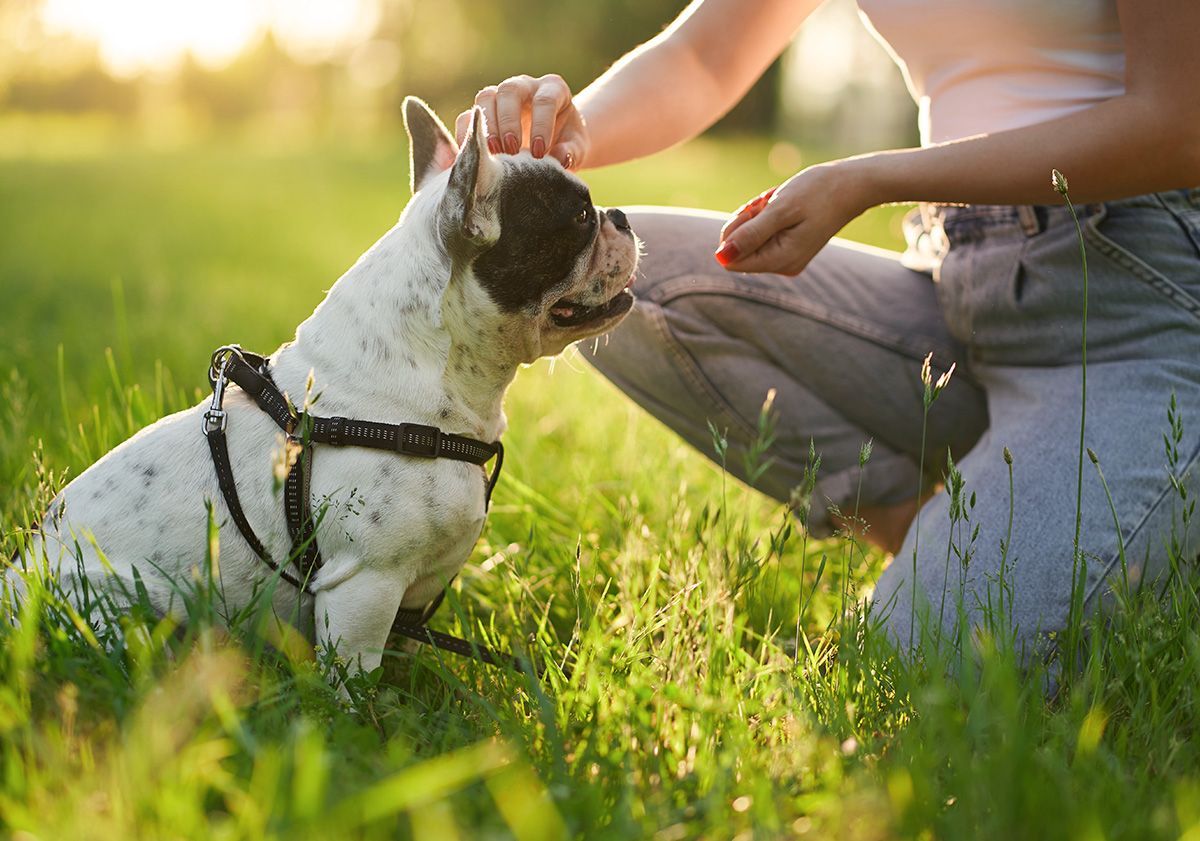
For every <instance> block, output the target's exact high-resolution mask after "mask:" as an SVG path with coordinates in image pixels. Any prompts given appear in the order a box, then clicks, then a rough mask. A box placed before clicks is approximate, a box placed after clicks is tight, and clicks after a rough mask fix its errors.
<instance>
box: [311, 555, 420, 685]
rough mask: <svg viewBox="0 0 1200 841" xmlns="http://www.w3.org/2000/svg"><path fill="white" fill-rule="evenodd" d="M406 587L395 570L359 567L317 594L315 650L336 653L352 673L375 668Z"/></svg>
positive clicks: (403, 577) (380, 658) (405, 579)
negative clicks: (332, 650)
mask: <svg viewBox="0 0 1200 841" xmlns="http://www.w3.org/2000/svg"><path fill="white" fill-rule="evenodd" d="M330 560H332V559H330ZM327 566H329V564H327ZM409 583H410V582H409V580H408V579H407V577H406V576H404V575H402V574H401V572H400V571H399V570H397V569H373V568H371V567H362V568H360V569H359V570H358V571H357V572H355V573H354V574H353V575H351V576H350V577H349V578H347V579H345V580H343V581H340V582H338V583H337V584H336V585H335V586H333V587H330V588H329V589H322V590H318V591H317V597H316V601H315V620H316V623H315V625H316V642H317V647H318V648H325V649H327V650H328V649H331V648H332V649H336V651H337V655H338V657H340V658H344V659H345V661H346V662H347V664H348V665H349V668H350V671H351V672H352V673H353V672H357V671H360V670H361V671H370V670H371V669H374V668H376V667H377V666H378V665H379V663H380V662H381V661H382V659H383V649H384V646H385V645H386V644H387V638H388V633H389V632H390V631H391V627H392V622H393V620H395V618H396V610H397V608H399V607H400V600H401V598H403V596H404V591H405V590H406V589H407V588H408V585H409Z"/></svg>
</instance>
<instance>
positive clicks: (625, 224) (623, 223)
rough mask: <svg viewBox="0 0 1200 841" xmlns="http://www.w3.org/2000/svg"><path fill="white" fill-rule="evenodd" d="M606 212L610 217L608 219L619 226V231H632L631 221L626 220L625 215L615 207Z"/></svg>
mask: <svg viewBox="0 0 1200 841" xmlns="http://www.w3.org/2000/svg"><path fill="white" fill-rule="evenodd" d="M604 212H605V213H606V214H607V215H608V218H609V219H610V220H611V221H612V223H613V224H614V225H616V226H617V230H618V231H628V230H630V227H629V220H628V219H626V218H625V214H624V213H622V212H621V211H619V210H617V209H616V208H615V207H610V208H609V209H608V210H606V211H604Z"/></svg>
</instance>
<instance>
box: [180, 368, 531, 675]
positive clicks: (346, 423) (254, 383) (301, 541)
mask: <svg viewBox="0 0 1200 841" xmlns="http://www.w3.org/2000/svg"><path fill="white" fill-rule="evenodd" d="M208 380H209V383H210V384H211V385H212V389H213V397H212V403H211V404H210V406H209V408H208V410H207V411H206V412H205V413H204V423H203V428H204V436H205V438H207V439H208V448H209V451H210V452H211V453H212V460H213V466H214V467H215V468H216V471H217V484H218V485H219V486H220V488H221V494H222V496H224V497H225V504H226V506H227V507H228V508H229V514H230V516H231V517H232V518H233V522H234V524H235V525H236V526H237V528H238V531H240V532H241V533H242V537H244V538H245V539H246V542H247V543H248V544H250V548H251V549H253V550H254V554H256V555H258V557H259V558H261V559H262V561H263V562H264V563H265V564H266V565H267V566H269V567H270V568H271V570H272V571H274V572H275V573H277V574H278V575H279V577H280V578H282V579H283V580H284V581H286V582H288V583H289V584H291V585H292V586H293V587H296V588H297V589H299V590H301V591H303V592H305V593H308V594H309V595H314V594H313V591H312V590H311V589H310V586H309V584H310V582H311V581H312V579H313V577H314V576H315V575H316V573H317V571H318V570H319V569H320V568H321V565H322V564H323V563H324V561H323V559H322V558H321V551H320V549H319V548H318V546H317V537H316V522H315V521H314V518H313V514H312V500H311V496H310V493H309V488H310V486H311V479H312V461H313V458H312V457H313V447H312V445H313V444H314V443H316V444H328V445H329V446H332V447H369V448H371V449H376V450H387V451H389V452H394V453H396V454H398V455H406V456H415V457H418V458H449V459H454V460H455V461H465V462H468V463H470V464H478V465H484V464H486V463H487V462H489V461H491V460H492V459H493V458H495V459H496V465H495V467H493V468H492V473H491V475H490V476H489V477H488V483H487V491H486V494H485V497H484V508H485V510H486V508H487V507H489V506H490V505H491V501H492V491H493V490H494V489H495V487H496V482H497V481H498V480H499V478H500V470H501V468H502V467H503V465H504V447H503V445H501V443H500V442H499V441H496V442H495V443H491V444H488V443H485V442H483V441H477V440H476V439H474V438H468V437H466V436H464V435H455V434H451V433H447V432H442V430H440V429H438V428H437V427H436V426H426V425H424V424H418V423H400V424H392V423H379V422H376V421H363V420H353V419H348V418H344V417H331V418H324V417H317V416H316V415H311V414H307V413H301V412H297V411H296V410H295V409H294V408H293V406H292V404H291V402H290V401H289V400H288V399H287V397H286V396H285V395H284V394H283V392H281V391H280V390H279V388H278V387H277V386H276V385H275V382H274V380H272V379H271V373H270V365H269V362H268V360H267V359H266V358H265V357H263V356H259V355H258V354H255V353H250V352H249V351H245V350H242V348H241V347H239V346H238V345H225V346H223V347H220V348H217V350H216V351H215V352H214V353H213V355H212V362H211V363H210V364H209V368H208ZM229 383H233V384H235V385H237V386H239V387H240V388H241V389H242V391H244V392H245V393H246V394H247V395H249V396H250V398H251V399H252V400H253V401H254V402H255V404H256V405H257V406H258V408H260V409H261V410H262V411H264V412H265V413H266V414H267V415H268V416H269V417H270V418H271V420H273V421H274V422H275V424H276V426H278V427H279V428H280V429H282V430H283V432H284V434H285V435H287V436H288V438H289V440H291V441H292V442H294V443H296V444H298V445H299V446H300V448H301V449H300V455H299V457H298V458H297V459H296V461H295V463H294V464H293V465H292V468H291V470H290V471H289V472H288V475H287V479H286V480H285V482H284V494H283V508H284V514H285V516H286V519H287V525H288V534H289V536H290V537H291V539H292V550H291V553H290V554H289V557H288V559H287V560H285V561H284V562H282V563H281V562H278V561H276V560H275V559H274V558H272V557H271V555H270V553H269V552H268V551H267V549H266V547H265V546H263V543H262V541H261V540H259V539H258V535H256V534H255V533H254V529H253V527H251V525H250V521H249V520H248V519H247V518H246V512H245V511H244V510H242V504H241V501H240V500H239V499H238V493H237V486H236V484H235V483H234V480H233V467H232V465H231V464H230V460H229V442H228V440H227V438H226V436H225V429H226V426H227V425H228V423H229V416H228V414H227V413H226V412H225V409H224V408H223V404H224V399H225V389H226V388H227V386H228V384H229ZM444 597H445V591H443V592H441V593H439V594H438V596H437V598H435V599H434V600H433V601H432V602H430V603H429V604H428V605H426V606H425V607H422V608H403V607H402V608H400V609H399V610H397V612H396V619H395V621H394V622H393V624H392V633H395V634H400V635H401V636H404V637H407V638H409V639H412V640H416V641H418V642H423V643H426V644H428V645H432V646H433V647H435V648H439V649H442V650H444V651H450V652H453V653H455V654H459V655H461V656H463V657H474V658H475V659H477V660H480V661H482V662H484V663H489V664H491V665H497V666H509V667H512V668H515V669H518V670H520V669H521V668H522V665H523V662H524V661H522V660H520V659H519V658H517V657H514V656H513V655H511V654H506V653H501V652H497V651H493V650H491V649H488V648H484V647H482V646H479V645H476V644H475V643H472V642H469V641H467V640H464V639H460V638H459V637H455V636H451V635H450V634H444V633H442V632H440V631H434V630H432V629H431V628H428V627H426V624H425V623H426V622H428V621H429V618H430V617H431V616H432V615H433V614H434V612H435V611H436V610H437V609H438V607H439V606H440V605H441V603H442V599H443V598H444Z"/></svg>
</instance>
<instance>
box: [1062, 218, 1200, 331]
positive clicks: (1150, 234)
mask: <svg viewBox="0 0 1200 841" xmlns="http://www.w3.org/2000/svg"><path fill="white" fill-rule="evenodd" d="M1191 212H1192V211H1190V210H1188V211H1181V210H1179V209H1173V208H1170V207H1169V206H1166V205H1164V206H1163V207H1160V208H1153V207H1136V208H1133V207H1131V208H1120V207H1118V208H1117V210H1116V212H1114V208H1113V206H1112V205H1111V204H1109V203H1106V204H1102V205H1101V206H1100V209H1099V210H1098V211H1097V212H1096V213H1095V214H1094V215H1092V216H1091V217H1090V218H1089V219H1087V220H1086V221H1085V222H1084V225H1083V236H1084V240H1085V241H1086V242H1087V243H1088V244H1089V245H1091V246H1092V247H1093V248H1094V249H1095V250H1096V251H1097V252H1099V253H1100V254H1101V255H1103V256H1104V257H1105V258H1106V259H1107V260H1108V261H1109V262H1110V263H1112V264H1113V265H1114V266H1116V267H1117V268H1118V269H1120V270H1121V271H1122V272H1123V273H1124V274H1127V275H1130V276H1132V277H1134V278H1136V279H1138V280H1140V281H1142V282H1143V283H1144V284H1145V285H1147V286H1149V287H1150V288H1151V289H1153V290H1155V291H1156V292H1157V293H1158V294H1160V295H1162V296H1163V297H1164V298H1166V299H1167V300H1168V301H1170V302H1171V303H1173V304H1175V305H1176V306H1178V307H1180V308H1182V309H1183V310H1185V311H1187V312H1188V313H1190V314H1191V315H1193V316H1195V317H1196V318H1197V319H1200V242H1198V240H1197V239H1196V237H1197V236H1200V234H1198V233H1197V232H1198V231H1200V211H1198V212H1197V217H1198V218H1197V219H1195V220H1191V221H1190V222H1189V220H1188V219H1187V218H1186V214H1190V213H1191ZM1189 225H1194V226H1195V227H1189Z"/></svg>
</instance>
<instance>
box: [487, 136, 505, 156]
mask: <svg viewBox="0 0 1200 841" xmlns="http://www.w3.org/2000/svg"><path fill="white" fill-rule="evenodd" d="M487 144H488V151H489V152H491V153H492V154H493V155H499V154H500V153H501V152H503V151H504V149H503V147H501V145H500V138H499V137H496V136H495V135H492V136H491V137H489V138H488V140H487Z"/></svg>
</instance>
